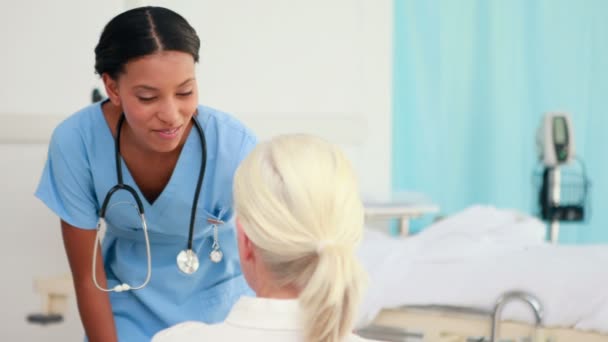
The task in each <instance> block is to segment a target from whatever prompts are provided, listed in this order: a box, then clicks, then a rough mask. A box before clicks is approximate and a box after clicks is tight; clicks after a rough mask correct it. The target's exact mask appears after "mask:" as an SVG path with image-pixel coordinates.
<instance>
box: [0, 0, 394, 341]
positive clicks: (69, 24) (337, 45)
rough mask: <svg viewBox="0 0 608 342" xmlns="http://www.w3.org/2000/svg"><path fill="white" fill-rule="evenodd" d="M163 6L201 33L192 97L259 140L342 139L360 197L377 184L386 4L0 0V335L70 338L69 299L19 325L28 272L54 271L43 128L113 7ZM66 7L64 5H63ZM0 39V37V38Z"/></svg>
mask: <svg viewBox="0 0 608 342" xmlns="http://www.w3.org/2000/svg"><path fill="white" fill-rule="evenodd" d="M141 3H152V4H159V5H165V6H168V7H170V8H172V9H174V10H176V11H178V12H180V13H181V14H182V15H184V16H185V17H186V18H187V19H188V20H189V21H190V22H191V24H192V25H193V26H194V27H195V28H196V29H197V31H198V33H199V35H200V37H201V41H202V50H201V62H200V66H199V67H198V75H197V77H198V79H199V85H200V88H201V91H200V93H201V102H203V103H205V104H207V105H210V106H213V107H216V108H220V109H222V110H225V111H228V112H231V113H233V114H234V115H236V116H237V117H239V118H240V119H241V120H243V121H244V122H245V123H247V124H248V125H250V126H251V127H252V128H253V129H254V131H256V133H257V134H258V135H259V136H260V138H262V139H264V138H268V137H270V136H273V135H275V134H279V133H286V132H309V133H315V134H318V135H321V136H324V137H326V138H327V139H329V140H331V141H334V142H336V143H338V144H340V145H342V146H343V147H344V148H345V149H346V150H347V153H348V154H349V156H350V157H351V159H352V160H353V163H354V164H355V167H356V169H357V171H358V173H359V175H360V179H361V187H362V192H363V194H364V196H365V197H366V198H382V197H385V196H386V195H387V194H388V192H389V189H390V153H391V152H390V144H391V130H390V121H391V98H390V94H391V73H392V70H391V56H392V45H391V40H392V1H390V0H307V1H298V0H256V1H251V0H222V1H213V0H204V1H201V0H198V1H194V0H193V1H186V0H166V1H150V2H146V1H125V2H124V3H123V2H121V1H118V0H112V1H107V0H96V1H93V0H87V1H83V0H60V1H51V2H46V1H38V2H37V3H36V6H34V5H33V4H32V3H31V2H28V1H24V2H16V1H11V2H10V4H9V2H8V1H4V0H3V1H2V4H1V7H0V40H1V41H3V42H11V43H9V46H3V53H2V54H1V55H0V74H1V75H3V76H4V77H3V79H4V80H5V81H4V82H0V127H1V128H2V130H0V153H2V158H1V160H2V162H1V163H2V164H1V166H2V167H1V168H0V179H1V180H2V181H1V182H2V183H1V184H2V185H3V186H2V188H1V190H0V211H1V214H2V217H3V218H4V222H5V225H6V228H5V232H6V233H5V234H6V235H5V236H7V237H10V238H8V239H2V241H1V242H0V253H2V258H1V259H0V260H1V261H0V263H1V264H0V267H2V269H4V270H5V271H6V274H7V275H8V274H10V275H11V276H10V278H8V279H7V280H5V282H4V285H3V291H1V293H2V294H1V296H2V299H3V303H4V304H5V306H6V307H9V308H12V309H11V310H3V311H2V313H1V314H0V339H1V340H28V341H43V340H44V341H51V340H66V341H67V340H70V341H71V340H79V339H80V336H81V334H82V330H81V328H80V325H79V324H80V323H79V322H78V318H77V313H76V310H75V308H74V305H73V301H72V305H71V309H70V310H71V311H70V313H69V314H68V316H67V317H66V318H67V321H66V323H64V324H62V325H58V326H54V327H50V328H37V327H32V326H28V325H26V324H25V320H24V317H25V315H26V314H27V313H30V312H33V311H36V310H37V309H38V305H39V302H38V301H39V299H38V297H36V296H35V295H34V294H33V293H32V291H31V279H32V277H33V276H37V275H53V274H57V273H61V272H67V270H68V268H67V263H66V261H65V257H64V255H63V247H62V244H61V237H60V232H59V229H58V224H57V222H58V220H57V219H56V218H55V217H53V215H52V214H51V213H50V212H49V211H48V210H46V208H44V206H43V205H42V204H40V203H38V202H37V201H36V200H35V199H34V198H33V196H32V193H33V191H34V187H35V185H36V183H37V180H38V177H39V175H40V172H41V168H42V165H43V163H44V158H45V152H46V146H45V144H46V141H47V139H48V136H49V135H50V131H51V130H52V128H53V127H54V125H55V124H56V123H57V122H58V121H59V120H61V119H62V118H64V117H65V116H67V115H68V114H69V113H71V112H73V111H75V110H76V109H78V108H80V107H82V106H83V105H85V104H87V103H88V101H89V97H90V92H91V89H92V87H93V86H95V85H99V81H98V80H97V79H96V76H95V75H94V74H93V52H92V51H93V48H94V45H95V43H96V41H97V38H98V35H99V33H100V32H101V29H102V27H103V25H104V24H105V22H106V21H107V20H108V19H109V18H110V17H112V16H113V15H114V14H116V13H118V11H119V10H122V9H123V8H125V7H129V6H134V5H138V4H141ZM68 10H69V12H70V13H77V14H78V15H68V14H67V13H68ZM3 44H4V43H3Z"/></svg>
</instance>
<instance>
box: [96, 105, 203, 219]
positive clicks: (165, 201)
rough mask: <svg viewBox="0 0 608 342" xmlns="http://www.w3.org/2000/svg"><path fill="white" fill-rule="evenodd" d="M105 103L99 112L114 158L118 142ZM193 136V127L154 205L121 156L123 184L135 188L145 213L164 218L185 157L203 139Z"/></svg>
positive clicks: (181, 171) (99, 106)
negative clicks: (105, 113) (153, 213)
mask: <svg viewBox="0 0 608 342" xmlns="http://www.w3.org/2000/svg"><path fill="white" fill-rule="evenodd" d="M105 102H106V101H100V102H99V103H98V110H99V113H98V114H99V115H98V117H99V119H100V120H101V121H102V123H103V124H104V126H105V128H106V129H105V130H104V132H105V133H104V135H105V136H106V138H107V139H109V140H110V141H111V146H112V156H113V157H114V153H115V144H116V140H115V138H114V135H113V134H112V129H111V127H110V125H109V124H108V121H107V120H106V118H105V115H104V113H103V104H104V103H105ZM193 120H194V118H193ZM199 123H201V126H202V125H203V123H202V122H200V121H199ZM193 131H195V132H193ZM193 135H196V136H198V135H199V134H198V131H197V130H196V127H192V129H190V132H189V133H188V137H187V138H186V141H185V142H184V146H183V147H182V150H181V152H180V154H179V156H178V158H177V162H176V163H175V167H174V168H173V171H172V172H171V177H170V178H169V181H168V182H167V184H165V187H164V188H163V189H162V191H161V192H160V194H159V195H158V196H157V197H156V199H155V200H154V201H153V202H152V203H150V202H149V201H148V199H147V198H146V196H144V194H143V192H142V191H141V189H140V188H139V185H138V184H137V182H135V179H134V178H133V176H132V175H131V171H130V170H129V167H128V166H127V163H126V161H125V159H124V158H123V156H122V155H121V156H120V159H121V161H122V163H121V166H122V168H121V171H122V177H123V182H124V183H125V184H129V185H130V186H131V187H133V188H134V189H135V191H137V195H138V196H139V197H140V198H141V201H142V204H143V206H144V210H145V211H147V212H149V210H147V209H150V208H152V209H154V211H155V212H156V213H157V214H158V215H159V216H162V215H163V212H164V211H165V210H166V209H167V207H168V206H169V204H170V203H171V198H173V195H174V194H175V191H176V188H177V184H176V182H177V179H178V178H180V177H181V174H182V173H183V168H184V167H185V166H184V164H186V163H185V162H184V161H183V159H184V158H186V157H185V156H187V155H190V153H192V150H193V148H194V146H193V144H194V142H193V140H196V139H199V140H200V139H201V138H202V137H197V138H193V137H192V136H193ZM112 161H114V158H112ZM113 169H114V172H116V165H114V166H113ZM197 177H198V169H197Z"/></svg>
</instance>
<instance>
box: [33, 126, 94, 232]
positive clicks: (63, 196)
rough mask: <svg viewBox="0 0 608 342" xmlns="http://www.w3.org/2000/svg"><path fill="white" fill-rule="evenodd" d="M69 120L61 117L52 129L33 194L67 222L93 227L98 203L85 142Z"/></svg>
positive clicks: (85, 227) (80, 226)
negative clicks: (59, 121) (42, 167)
mask: <svg viewBox="0 0 608 342" xmlns="http://www.w3.org/2000/svg"><path fill="white" fill-rule="evenodd" d="M70 123H71V122H70V121H69V119H68V121H64V122H63V123H61V124H60V125H59V126H58V127H57V128H56V129H55V131H54V132H53V136H52V137H51V141H50V143H49V149H48V155H47V160H46V164H45V166H44V169H43V172H42V176H41V178H40V182H39V184H38V188H37V189H36V193H35V196H36V197H38V198H39V199H40V200H41V201H42V202H44V204H45V205H46V206H47V207H49V209H51V210H52V211H53V212H54V213H55V214H56V215H57V216H59V217H60V218H61V219H62V220H64V221H65V222H67V223H69V224H70V225H72V226H74V227H78V228H82V229H95V227H96V225H97V220H98V203H97V201H96V200H95V192H94V186H93V180H92V174H91V169H90V165H89V161H88V158H87V153H86V146H85V144H84V141H83V139H82V137H81V135H80V133H79V130H78V129H77V128H76V127H72V125H70Z"/></svg>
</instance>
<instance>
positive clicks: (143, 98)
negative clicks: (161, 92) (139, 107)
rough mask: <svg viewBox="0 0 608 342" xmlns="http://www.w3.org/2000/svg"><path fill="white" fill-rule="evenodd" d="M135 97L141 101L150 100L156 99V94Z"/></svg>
mask: <svg viewBox="0 0 608 342" xmlns="http://www.w3.org/2000/svg"><path fill="white" fill-rule="evenodd" d="M137 99H138V100H139V101H141V102H144V103H145V102H152V101H154V100H156V96H152V97H142V96H138V97H137Z"/></svg>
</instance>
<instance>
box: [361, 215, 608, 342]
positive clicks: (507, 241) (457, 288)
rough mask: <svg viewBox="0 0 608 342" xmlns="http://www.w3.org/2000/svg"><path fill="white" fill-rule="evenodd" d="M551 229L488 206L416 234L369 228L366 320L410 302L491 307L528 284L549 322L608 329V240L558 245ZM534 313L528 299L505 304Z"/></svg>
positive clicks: (520, 317) (364, 249) (510, 312)
mask: <svg viewBox="0 0 608 342" xmlns="http://www.w3.org/2000/svg"><path fill="white" fill-rule="evenodd" d="M544 236H545V225H544V224H543V223H542V222H541V221H538V220H536V219H535V218H532V217H530V216H527V215H523V214H520V213H517V212H514V211H509V210H499V209H496V208H493V207H487V206H475V207H471V208H469V209H467V210H464V211H463V212H461V213H459V214H457V215H454V216H452V217H451V218H448V219H445V220H443V221H441V222H439V223H437V224H434V225H432V226H430V227H429V228H427V229H426V230H424V231H423V232H421V233H420V234H418V235H416V236H412V237H409V238H393V237H390V236H388V235H386V234H384V233H381V232H378V231H371V230H368V231H366V235H365V238H364V241H363V243H362V245H361V248H360V249H359V256H360V258H361V261H362V263H363V265H364V267H365V268H366V270H367V271H368V274H369V286H368V291H367V294H366V297H365V299H364V301H363V304H362V307H361V315H360V316H361V319H360V322H359V324H360V325H364V324H365V323H368V322H370V321H371V320H372V319H373V318H374V317H375V316H376V315H377V313H378V312H379V311H380V310H381V309H382V308H393V307H398V306H403V305H453V306H462V307H471V308H478V309H483V310H488V311H490V310H492V308H493V306H494V303H495V301H496V299H497V298H498V297H499V296H500V295H501V294H502V293H504V292H507V291H511V290H524V291H528V292H530V293H532V294H534V295H535V296H537V297H538V298H539V300H540V301H541V303H542V304H543V306H544V318H543V323H544V325H546V326H554V327H573V328H576V329H582V330H590V331H598V332H601V333H608V286H606V284H608V272H606V271H605V269H606V267H607V265H608V245H585V246H564V245H551V244H548V243H545V242H544ZM532 317H533V316H532V313H531V312H530V309H529V308H528V307H526V306H524V305H523V304H520V303H512V304H510V305H507V306H506V307H505V310H504V311H503V318H504V319H511V320H516V321H524V322H531V321H532Z"/></svg>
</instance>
